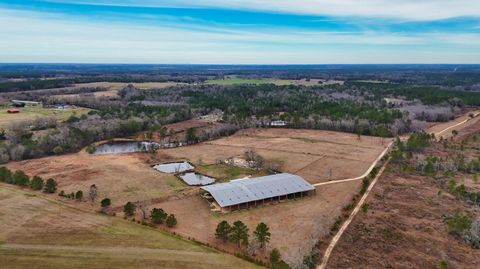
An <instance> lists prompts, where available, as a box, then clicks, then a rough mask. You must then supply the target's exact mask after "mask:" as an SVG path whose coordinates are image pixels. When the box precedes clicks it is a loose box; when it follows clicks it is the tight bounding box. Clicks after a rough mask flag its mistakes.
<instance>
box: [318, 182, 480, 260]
mask: <svg viewBox="0 0 480 269" xmlns="http://www.w3.org/2000/svg"><path fill="white" fill-rule="evenodd" d="M439 190H440V189H439V187H438V186H437V185H436V183H435V182H434V180H433V179H431V178H426V177H419V176H416V177H409V178H402V177H400V176H398V175H394V174H388V175H386V176H384V177H382V178H381V179H380V181H379V182H378V184H377V185H376V186H375V188H374V189H373V192H372V195H371V196H370V197H369V198H368V199H367V203H368V204H369V209H368V212H367V213H363V212H361V213H360V214H359V215H358V216H357V217H356V218H355V220H354V221H353V222H352V224H351V225H350V226H349V228H348V229H347V230H346V232H345V234H344V235H343V236H342V238H341V239H340V241H339V243H338V245H337V246H336V247H335V249H334V251H333V253H332V256H331V257H330V260H329V263H328V266H327V267H328V268H438V266H439V264H440V262H441V261H442V260H445V261H447V263H448V265H449V267H448V268H472V269H473V268H480V250H475V249H472V248H471V247H470V246H468V245H467V244H466V243H464V242H463V241H461V240H459V239H457V238H455V237H454V236H453V235H451V234H449V233H448V231H447V227H446V225H445V224H444V223H443V218H442V215H443V214H450V213H452V211H453V210H454V209H457V208H459V209H462V210H468V211H470V212H471V211H472V209H469V208H468V206H467V205H466V204H465V203H463V202H461V201H459V200H457V199H456V198H454V197H452V196H451V195H449V194H447V193H445V192H443V194H440V195H439ZM473 210H474V211H476V212H477V213H476V214H477V215H478V213H479V212H478V208H477V209H473Z"/></svg>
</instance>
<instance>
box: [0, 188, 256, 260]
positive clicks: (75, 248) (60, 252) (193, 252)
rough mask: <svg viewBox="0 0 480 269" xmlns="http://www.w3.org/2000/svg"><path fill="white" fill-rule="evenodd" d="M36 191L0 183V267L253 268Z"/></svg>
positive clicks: (199, 247) (163, 234) (225, 255)
mask: <svg viewBox="0 0 480 269" xmlns="http://www.w3.org/2000/svg"><path fill="white" fill-rule="evenodd" d="M38 195H39V196H35V195H31V194H29V193H26V192H23V191H21V190H16V189H10V187H6V186H4V185H0V201H1V202H2V204H3V205H2V207H0V220H1V221H0V242H1V244H0V260H1V262H2V265H1V267H2V268H27V267H28V268H32V269H37V268H48V269H51V268H119V267H121V268H232V269H233V268H258V267H257V266H254V265H252V264H249V263H247V262H244V261H243V260H240V259H238V258H236V257H233V256H230V255H227V254H223V253H219V252H217V251H215V250H212V249H208V248H205V247H202V246H199V245H196V244H194V243H191V242H188V241H185V240H182V239H179V238H176V237H173V236H170V235H168V234H165V233H163V232H161V231H159V230H157V229H154V228H149V227H146V226H142V225H140V224H137V223H132V222H130V221H125V220H123V219H120V218H116V217H107V216H102V215H99V214H94V213H90V212H85V211H83V210H79V209H76V208H74V207H70V206H68V205H64V204H63V203H60V202H55V201H50V200H49V199H50V198H47V199H45V198H43V197H44V196H46V197H50V196H48V195H43V194H38ZM52 196H55V195H52Z"/></svg>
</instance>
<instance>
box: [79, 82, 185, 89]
mask: <svg viewBox="0 0 480 269" xmlns="http://www.w3.org/2000/svg"><path fill="white" fill-rule="evenodd" d="M130 84H131V85H133V87H135V88H137V89H140V90H147V89H162V88H167V87H172V86H177V85H185V83H179V82H141V83H124V82H91V83H79V84H75V87H80V88H81V87H105V88H108V89H110V90H120V89H122V88H125V87H126V86H127V85H130Z"/></svg>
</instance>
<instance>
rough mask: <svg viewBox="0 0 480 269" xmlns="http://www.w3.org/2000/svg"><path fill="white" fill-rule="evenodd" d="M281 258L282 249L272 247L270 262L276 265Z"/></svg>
mask: <svg viewBox="0 0 480 269" xmlns="http://www.w3.org/2000/svg"><path fill="white" fill-rule="evenodd" d="M280 259H281V255H280V251H278V249H276V248H274V249H272V251H270V263H271V264H272V265H274V264H276V263H278V262H280Z"/></svg>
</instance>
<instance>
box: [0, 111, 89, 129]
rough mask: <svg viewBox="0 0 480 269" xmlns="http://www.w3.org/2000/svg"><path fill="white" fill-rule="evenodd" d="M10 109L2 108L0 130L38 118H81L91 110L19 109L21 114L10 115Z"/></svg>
mask: <svg viewBox="0 0 480 269" xmlns="http://www.w3.org/2000/svg"><path fill="white" fill-rule="evenodd" d="M9 108H10V107H2V109H1V112H0V128H2V129H3V128H7V127H8V126H10V125H11V124H12V123H21V122H25V121H31V120H35V119H36V118H54V119H56V120H59V121H63V120H66V119H68V118H69V117H70V116H72V115H76V116H81V115H82V114H86V113H88V112H89V111H90V110H91V109H88V108H83V107H76V108H70V109H55V108H43V107H41V106H31V107H21V108H18V109H19V110H20V113H16V114H9V113H7V109H9Z"/></svg>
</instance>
